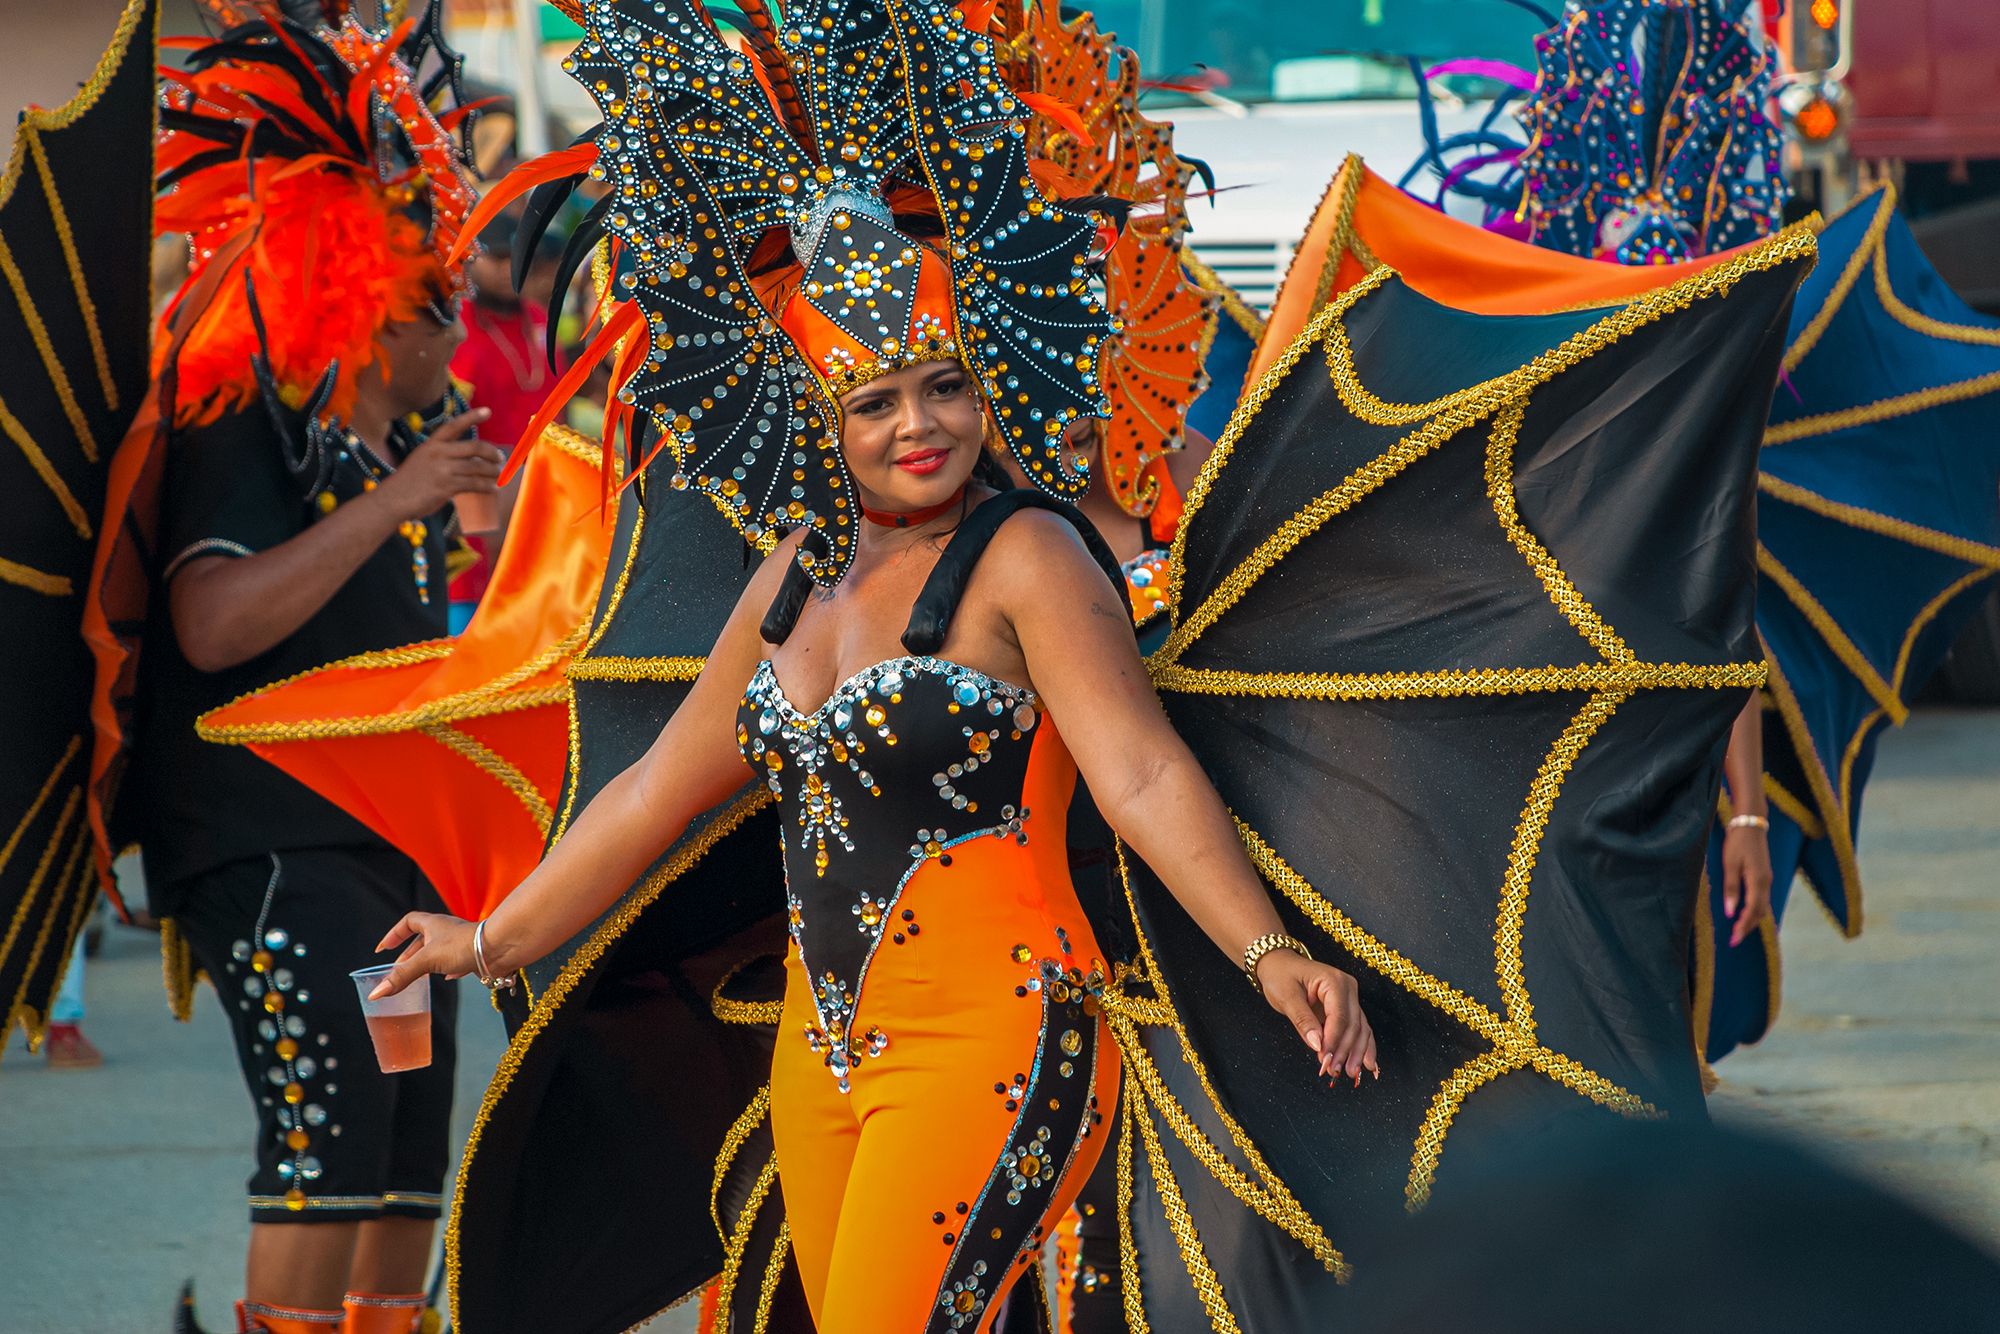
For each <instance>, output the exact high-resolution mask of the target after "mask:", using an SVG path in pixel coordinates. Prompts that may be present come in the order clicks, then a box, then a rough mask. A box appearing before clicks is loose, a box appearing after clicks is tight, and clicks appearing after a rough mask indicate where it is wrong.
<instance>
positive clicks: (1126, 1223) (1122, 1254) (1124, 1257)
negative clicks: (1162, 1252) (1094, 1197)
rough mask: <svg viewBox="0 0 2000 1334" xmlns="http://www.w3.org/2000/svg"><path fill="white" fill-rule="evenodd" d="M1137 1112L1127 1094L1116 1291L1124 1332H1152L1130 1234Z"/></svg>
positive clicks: (1122, 1108)
mask: <svg viewBox="0 0 2000 1334" xmlns="http://www.w3.org/2000/svg"><path fill="white" fill-rule="evenodd" d="M1137 1115H1138V1114H1137V1113H1136V1112H1134V1111H1133V1109H1132V1100H1131V1099H1130V1098H1125V1099H1122V1100H1121V1101H1120V1102H1119V1113H1118V1291H1119V1296H1120V1297H1122V1298H1123V1299H1124V1303H1125V1328H1126V1330H1127V1331H1128V1334H1152V1326H1151V1325H1149V1324H1148V1323H1147V1322H1146V1294H1145V1291H1144V1288H1143V1283H1144V1276H1143V1275H1142V1274H1140V1272H1139V1247H1138V1244H1137V1243H1136V1242H1135V1241H1134V1240H1133V1237H1132V1197H1133V1181H1132V1136H1133V1135H1135V1134H1136V1133H1138V1126H1137V1125H1136V1124H1135V1119H1136V1117H1137Z"/></svg>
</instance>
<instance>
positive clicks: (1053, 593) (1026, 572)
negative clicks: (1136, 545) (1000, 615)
mask: <svg viewBox="0 0 2000 1334" xmlns="http://www.w3.org/2000/svg"><path fill="white" fill-rule="evenodd" d="M979 568H980V570H981V572H982V573H984V572H986V571H991V572H992V574H993V577H994V584H995V585H996V587H997V590H998V591H999V592H1000V594H1001V597H1002V599H1003V601H1004V602H1005V603H1006V604H1007V606H1008V610H1009V613H1010V615H1011V614H1013V613H1017V612H1020V611H1023V610H1033V611H1042V610H1051V611H1054V610H1060V609H1062V608H1065V607H1068V608H1071V609H1073V610H1075V611H1076V612H1079V613H1082V612H1088V611H1090V610H1092V604H1093V603H1097V604H1102V605H1105V606H1115V608H1116V610H1118V612H1119V614H1120V615H1125V614H1127V613H1125V612H1124V610H1123V607H1122V605H1117V604H1118V602H1119V600H1118V599H1117V598H1115V597H1114V596H1113V593H1114V592H1115V591H1116V590H1114V589H1113V588H1112V587H1111V585H1110V583H1109V581H1108V580H1107V579H1106V577H1105V572H1104V568H1103V567H1102V566H1100V565H1099V564H1098V563H1097V560H1096V558H1095V557H1093V556H1092V555H1091V554H1090V548H1089V547H1087V546H1085V545H1084V542H1083V537H1082V535H1081V534H1079V533H1078V532H1077V530H1076V527H1075V525H1073V524H1071V523H1070V522H1069V520H1067V519H1065V518H1063V517H1062V516H1061V515H1059V514H1052V513H1050V512H1049V511H1047V510H1035V509H1027V510H1020V511H1017V512H1016V513H1014V514H1012V515H1009V516H1008V518H1007V520H1006V522H1004V523H1002V524H1001V525H1000V527H999V529H998V530H997V531H996V532H995V533H994V534H993V540H992V543H991V544H990V545H989V546H988V547H987V549H986V555H985V557H984V559H982V560H981V561H980V563H979Z"/></svg>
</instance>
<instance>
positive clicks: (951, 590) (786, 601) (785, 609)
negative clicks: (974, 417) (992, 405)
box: [758, 487, 1125, 654]
mask: <svg viewBox="0 0 2000 1334" xmlns="http://www.w3.org/2000/svg"><path fill="white" fill-rule="evenodd" d="M1024 509H1040V510H1048V511H1049V512H1050V513H1051V514H1057V515H1060V516H1061V517H1063V518H1064V519H1067V520H1068V521H1069V522H1070V524H1071V526H1073V527H1074V528H1075V529H1076V532H1077V536H1078V537H1081V538H1082V539H1083V544H1084V546H1085V547H1087V548H1088V549H1089V551H1090V554H1091V556H1092V557H1093V558H1094V559H1095V560H1096V561H1097V564H1098V567H1099V568H1100V569H1102V570H1103V571H1104V577H1105V578H1107V579H1109V580H1110V581H1111V586H1112V587H1113V588H1114V589H1116V590H1117V592H1118V595H1119V596H1120V597H1121V598H1122V597H1123V596H1124V595H1125V572H1124V571H1123V570H1122V569H1120V568H1119V565H1118V558H1117V557H1116V556H1114V555H1112V554H1111V548H1110V547H1109V546H1107V545H1106V544H1105V541H1104V538H1103V536H1102V535H1100V534H1099V533H1098V531H1097V529H1096V528H1095V527H1093V526H1092V525H1091V522H1090V520H1088V519H1086V518H1084V517H1083V515H1082V513H1081V512H1080V511H1078V510H1077V508H1076V507H1075V506H1074V505H1066V504H1064V503H1063V502H1062V501H1060V500H1056V499H1054V498H1053V497H1051V496H1047V495H1044V494H1043V493H1041V492H1040V491H1035V490H1031V489H1029V488H1027V487H1021V488H1017V489H1015V490H1012V491H1002V492H1001V493H1000V494H999V495H997V496H993V497H991V498H990V499H988V500H986V501H985V502H983V503H982V504H981V505H980V506H979V507H978V508H977V509H975V510H973V511H972V512H971V513H970V514H968V515H966V516H965V518H964V519H963V520H961V521H960V522H959V525H958V528H957V530H956V531H954V532H953V533H952V535H951V540H950V541H949V542H947V543H945V548H944V551H943V552H942V553H940V554H939V556H938V559H937V564H936V565H934V566H932V567H931V572H930V577H929V578H927V579H925V580H924V590H923V592H921V593H919V594H918V595H917V602H916V605H915V606H914V607H912V608H911V609H910V623H909V626H908V627H907V628H906V629H905V630H904V631H903V647H904V648H906V649H908V650H909V651H910V652H912V653H923V654H930V653H935V652H937V651H938V650H939V649H940V648H943V647H944V637H945V632H946V631H947V630H949V629H950V628H951V618H952V613H954V612H956V611H957V610H958V600H959V599H960V598H961V597H963V596H964V595H965V586H966V584H967V583H968V582H970V580H971V579H972V569H973V567H974V566H975V565H977V564H978V563H979V558H980V557H981V556H983V555H985V554H986V544H987V543H988V542H991V541H992V540H993V534H995V533H997V532H999V531H1000V525H1001V524H1003V523H1005V522H1006V521H1007V520H1008V519H1009V518H1011V517H1012V516H1013V515H1014V514H1015V513H1016V512H1017V511H1020V510H1024ZM812 590H813V581H812V576H811V575H809V574H807V573H806V572H805V567H804V566H802V565H800V564H799V563H798V562H797V561H793V562H792V563H791V565H790V566H789V567H787V568H786V570H785V578H784V582H783V583H781V584H779V585H778V596H777V597H775V598H773V599H771V609H770V610H769V611H767V612H765V613H764V623H763V624H762V625H761V626H760V627H759V628H758V632H759V633H760V634H762V635H763V636H764V642H765V643H767V644H782V643H784V642H785V641H786V640H787V639H789V638H790V637H791V634H792V628H793V627H794V626H796V625H797V624H798V623H799V613H800V612H802V611H804V610H805V607H806V599H807V598H808V597H810V596H811V595H812Z"/></svg>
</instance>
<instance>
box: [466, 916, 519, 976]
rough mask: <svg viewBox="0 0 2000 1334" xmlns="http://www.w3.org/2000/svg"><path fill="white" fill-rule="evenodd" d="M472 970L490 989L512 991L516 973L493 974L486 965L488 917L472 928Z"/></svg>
mask: <svg viewBox="0 0 2000 1334" xmlns="http://www.w3.org/2000/svg"><path fill="white" fill-rule="evenodd" d="M472 972H473V975H474V976H475V977H477V978H478V979H479V981H480V984H481V985H483V986H485V987H486V988H487V989H488V990H489V991H512V990H513V989H514V975H513V974H512V973H509V974H508V975H507V976H505V977H502V978H496V977H494V976H493V970H492V969H490V968H488V967H487V966H486V919H485V918H483V917H482V918H481V919H480V920H479V922H478V924H477V925H475V926H474V927H473V928H472Z"/></svg>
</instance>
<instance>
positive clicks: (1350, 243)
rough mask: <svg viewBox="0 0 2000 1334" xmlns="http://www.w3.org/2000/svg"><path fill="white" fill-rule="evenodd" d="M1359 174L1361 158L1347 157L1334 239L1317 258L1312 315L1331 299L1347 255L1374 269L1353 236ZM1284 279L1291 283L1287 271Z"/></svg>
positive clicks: (1358, 197) (1335, 215)
mask: <svg viewBox="0 0 2000 1334" xmlns="http://www.w3.org/2000/svg"><path fill="white" fill-rule="evenodd" d="M1361 172H1362V167H1361V155H1360V154H1359V153H1349V154H1348V155H1347V157H1346V158H1345V159H1344V160H1343V161H1342V162H1341V164H1340V172H1339V180H1340V202H1339V204H1338V205H1336V206H1335V209H1336V211H1335V214H1334V220H1333V235H1332V236H1330V237H1328V238H1327V243H1326V250H1325V252H1324V253H1323V254H1322V255H1321V256H1320V270H1319V273H1318V275H1317V276H1316V278H1315V280H1314V283H1313V303H1312V308H1313V310H1314V311H1318V310H1319V309H1320V308H1321V307H1323V306H1325V305H1326V303H1327V301H1328V300H1329V299H1330V298H1331V297H1332V295H1333V284H1334V282H1335V280H1336V279H1337V278H1338V277H1339V275H1340V261H1341V259H1342V258H1343V257H1344V256H1345V255H1346V254H1347V253H1348V252H1349V251H1353V253H1354V257H1355V259H1356V260H1358V261H1360V263H1361V266H1362V267H1363V268H1368V269H1372V268H1375V267H1376V265H1375V264H1373V263H1372V262H1370V261H1372V260H1373V258H1374V257H1373V256H1372V255H1371V256H1369V258H1368V259H1362V258H1361V253H1362V248H1361V247H1360V246H1359V245H1357V244H1356V242H1357V240H1358V239H1359V238H1357V237H1356V236H1355V235H1354V208H1355V205H1357V204H1359V203H1360V202H1361ZM1328 188H1329V189H1331V188H1332V182H1328ZM1314 216H1318V210H1317V209H1315V210H1314ZM1292 262H1293V263H1294V264H1296V263H1298V257H1297V256H1296V255H1294V256H1293V258H1292ZM1285 277H1286V278H1287V279H1288V280H1289V279H1290V277H1291V273H1290V271H1289V270H1287V272H1286V274H1285ZM1279 290H1281V291H1282V290H1283V289H1282V288H1280V289H1279Z"/></svg>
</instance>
